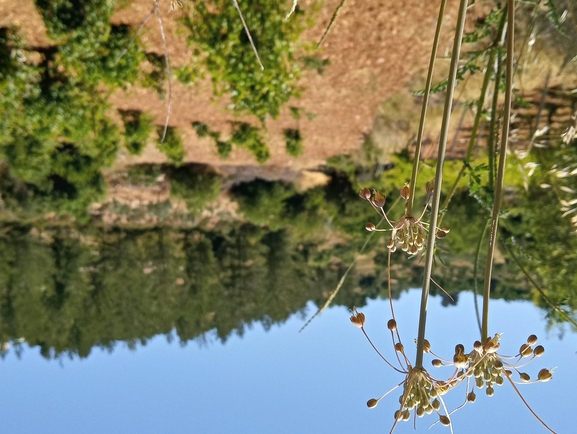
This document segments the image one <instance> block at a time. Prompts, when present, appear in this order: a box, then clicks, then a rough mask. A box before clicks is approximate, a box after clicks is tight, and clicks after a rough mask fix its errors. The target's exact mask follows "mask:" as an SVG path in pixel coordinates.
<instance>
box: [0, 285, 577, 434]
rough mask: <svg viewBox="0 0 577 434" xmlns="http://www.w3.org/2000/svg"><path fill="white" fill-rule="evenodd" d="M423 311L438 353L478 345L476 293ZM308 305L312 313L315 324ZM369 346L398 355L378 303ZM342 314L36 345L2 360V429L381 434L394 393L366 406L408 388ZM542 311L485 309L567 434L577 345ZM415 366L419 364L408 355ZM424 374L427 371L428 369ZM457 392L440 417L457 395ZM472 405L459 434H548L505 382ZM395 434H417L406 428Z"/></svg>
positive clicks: (543, 407)
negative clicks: (143, 341)
mask: <svg viewBox="0 0 577 434" xmlns="http://www.w3.org/2000/svg"><path fill="white" fill-rule="evenodd" d="M440 303H441V300H440V299H439V298H432V299H431V301H430V303H429V316H428V328H427V330H428V333H427V337H428V339H429V340H430V341H431V344H432V346H433V349H434V350H435V351H436V352H439V353H441V354H444V355H446V356H447V357H451V356H452V352H453V348H454V345H455V344H456V343H459V342H461V343H463V344H464V345H465V346H466V348H467V349H470V348H471V345H472V342H473V341H474V340H476V339H478V332H477V329H476V327H477V326H476V320H475V314H474V310H473V301H472V295H471V294H461V297H460V300H459V305H458V306H456V307H449V308H441V307H440ZM418 306H419V291H411V292H409V293H406V294H404V295H403V297H402V298H401V299H400V300H399V301H398V302H397V303H396V305H395V309H396V312H397V318H398V320H399V327H400V330H401V333H402V335H403V338H404V343H405V346H406V347H407V348H408V347H411V345H410V342H411V341H412V339H413V338H414V337H415V336H416V333H417V315H418V312H417V310H418ZM313 311H314V308H313V306H312V305H311V306H310V309H309V313H311V314H312V313H313ZM362 311H363V312H364V313H365V314H366V316H367V325H366V328H367V331H368V333H369V334H370V335H371V338H372V339H373V340H374V341H375V344H376V345H377V346H378V347H379V348H380V349H381V350H382V351H383V352H384V353H386V354H392V352H391V349H390V346H391V345H390V337H389V335H388V334H387V333H385V332H387V330H386V321H387V320H388V319H389V317H390V315H389V313H388V312H389V311H388V303H387V301H386V300H378V301H373V302H370V303H369V305H368V306H367V307H366V308H364V309H362ZM348 317H349V313H348V312H347V311H346V309H344V308H332V309H329V310H327V311H326V312H325V313H323V315H321V316H320V317H319V318H318V319H316V320H315V321H314V322H313V323H312V324H311V325H310V326H309V328H307V329H306V330H305V331H304V332H303V333H298V330H299V328H300V327H301V326H302V324H303V323H304V320H303V318H302V317H301V316H299V315H295V316H293V317H292V318H291V319H290V320H289V321H288V322H287V323H285V324H284V325H282V326H278V327H273V328H272V329H271V330H269V331H268V332H265V331H264V330H263V328H262V327H261V326H260V325H255V327H254V328H253V329H252V330H248V331H247V332H246V333H245V335H244V336H243V337H242V338H240V337H237V336H234V337H231V338H230V339H229V340H228V341H227V342H226V344H221V343H219V342H216V341H215V342H211V341H210V339H209V341H208V343H207V344H206V345H202V346H201V345H198V344H196V343H190V344H189V345H187V346H185V347H182V346H181V345H179V344H178V342H173V343H171V344H169V343H167V341H166V337H164V336H160V337H157V338H155V339H153V340H152V341H151V342H149V343H148V344H147V345H146V346H144V347H142V346H141V347H138V348H137V350H135V351H131V350H129V349H128V348H126V346H125V345H124V344H122V343H120V344H118V346H117V348H116V349H115V350H114V351H113V352H112V353H111V354H109V353H107V352H105V351H101V350H94V351H93V352H92V354H91V355H90V357H88V358H87V359H83V360H81V359H73V360H70V359H63V360H61V361H46V360H45V359H43V358H42V357H41V356H40V355H39V351H38V349H36V348H32V349H30V348H27V349H26V350H25V351H24V353H23V355H22V357H21V359H18V358H16V357H15V355H14V354H13V353H10V354H9V355H8V356H7V357H6V359H5V360H4V361H2V362H1V363H2V368H3V369H2V374H3V375H0V408H1V409H2V432H6V433H11V434H19V433H31V432H35V431H36V432H42V433H109V434H112V433H127V432H135V433H141V434H144V433H196V432H199V433H200V432H202V433H237V432H238V433H244V432H247V433H249V432H250V433H251V434H255V433H270V432H274V433H324V432H332V433H339V432H343V433H345V432H346V433H350V432H363V433H371V432H378V433H382V432H388V431H389V429H390V426H391V422H392V414H393V412H394V411H395V409H396V408H397V406H398V404H397V403H398V401H397V400H398V396H399V395H400V393H401V391H400V389H399V390H398V391H395V392H394V393H393V394H392V395H390V396H389V397H387V398H385V399H384V400H383V401H382V402H381V403H380V404H379V406H378V407H377V408H375V409H372V410H369V409H367V408H366V405H365V403H366V401H367V400H368V399H369V398H372V397H375V398H376V397H378V396H380V395H381V394H382V393H384V392H386V391H387V390H388V389H389V388H391V387H393V386H394V385H395V384H397V383H399V382H400V381H402V377H401V376H400V374H397V373H395V372H394V371H393V370H392V369H390V368H388V367H387V366H386V365H385V363H384V362H382V361H381V360H380V359H379V358H378V356H377V355H376V354H375V353H374V351H373V350H372V349H371V348H370V346H369V344H368V343H367V342H366V340H365V339H364V337H363V336H362V333H361V332H360V330H358V329H357V328H355V327H354V326H352V325H351V324H350V322H349V320H348ZM542 319H543V313H542V312H541V311H539V310H538V309H537V308H535V307H534V306H533V305H531V304H530V303H527V302H511V303H507V302H504V301H493V303H492V305H491V321H492V330H491V332H492V333H495V332H503V337H502V347H501V351H500V352H501V353H508V354H515V353H517V351H518V349H519V346H520V345H521V344H522V343H524V342H525V340H526V338H527V336H528V335H529V334H531V333H535V334H537V335H538V336H539V337H540V343H541V344H543V345H544V346H545V349H546V353H545V355H544V356H543V357H542V358H540V359H537V360H535V361H533V362H532V364H531V365H530V366H529V367H528V368H527V369H526V370H527V372H529V373H530V374H534V375H536V373H537V372H538V371H539V369H541V368H542V367H556V370H555V373H554V379H553V381H551V382H548V383H538V384H534V385H526V386H524V387H523V386H521V391H522V392H523V394H524V396H525V398H526V399H527V400H528V401H529V403H531V404H532V405H533V408H534V410H535V411H537V412H538V414H539V415H540V416H541V417H542V418H543V419H544V420H545V421H546V422H548V423H549V424H550V425H551V426H552V428H554V429H556V430H557V432H559V433H565V432H573V431H574V429H573V428H572V419H573V417H572V414H573V413H572V412H573V411H574V410H573V408H574V403H573V399H572V398H570V399H565V397H572V396H573V393H572V392H573V390H574V386H573V385H574V384H576V383H577V374H576V372H575V369H574V368H573V367H574V366H575V362H576V360H577V359H576V358H577V354H576V351H577V337H576V336H575V335H574V334H572V333H570V332H567V333H565V335H564V337H563V339H562V340H561V339H559V331H558V330H553V331H551V332H549V333H548V332H546V331H545V323H544V322H543V320H542ZM411 358H413V356H412V355H411ZM431 372H432V373H435V372H436V371H433V368H431ZM464 395H465V389H464V388H461V390H460V391H459V390H458V391H453V393H452V394H450V396H449V397H448V406H449V407H450V408H454V407H455V406H457V405H458V404H459V403H460V402H461V401H462V400H463V398H464ZM477 395H478V397H479V398H478V399H477V402H476V403H475V404H474V405H468V406H467V407H466V408H464V409H462V410H461V411H460V412H458V413H457V414H456V415H455V416H454V418H453V424H454V430H455V433H459V432H467V433H468V434H471V433H472V434H475V433H484V432H486V431H487V430H490V431H493V432H505V431H507V432H529V433H533V432H534V433H539V432H546V431H545V429H544V428H542V427H541V426H540V425H539V423H538V422H537V421H536V420H535V419H534V418H533V416H531V414H530V413H529V411H528V410H527V409H526V408H525V406H524V405H523V404H522V402H521V400H520V399H519V397H518V396H517V395H515V394H514V392H513V390H512V388H511V386H510V385H509V384H507V383H505V385H504V386H503V387H500V388H498V389H497V390H496V391H495V396H494V397H493V398H487V397H486V396H485V394H484V392H483V391H477ZM433 421H434V419H432V416H431V417H429V418H423V419H419V420H417V432H425V431H427V432H444V433H448V432H449V430H448V429H447V428H444V427H441V426H439V425H437V426H435V427H433V429H431V430H430V431H429V430H428V426H429V425H430V423H432V422H433ZM395 432H397V433H404V432H407V433H408V432H415V431H414V430H413V423H412V422H405V423H403V424H400V425H399V426H397V429H396V431H395Z"/></svg>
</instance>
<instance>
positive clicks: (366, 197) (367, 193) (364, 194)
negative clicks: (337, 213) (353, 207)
mask: <svg viewBox="0 0 577 434" xmlns="http://www.w3.org/2000/svg"><path fill="white" fill-rule="evenodd" d="M359 196H360V197H361V199H364V200H370V199H371V196H372V195H371V190H369V189H368V188H367V187H365V188H363V189H361V191H359Z"/></svg>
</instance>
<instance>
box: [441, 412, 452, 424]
mask: <svg viewBox="0 0 577 434" xmlns="http://www.w3.org/2000/svg"><path fill="white" fill-rule="evenodd" d="M439 422H441V423H442V424H443V425H445V426H449V425H451V419H449V417H448V416H445V415H444V414H443V415H441V416H440V417H439Z"/></svg>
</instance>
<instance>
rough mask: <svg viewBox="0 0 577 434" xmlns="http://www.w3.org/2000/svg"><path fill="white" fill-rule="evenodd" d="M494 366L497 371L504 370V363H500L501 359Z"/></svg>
mask: <svg viewBox="0 0 577 434" xmlns="http://www.w3.org/2000/svg"><path fill="white" fill-rule="evenodd" d="M493 366H494V367H495V369H497V370H499V371H500V370H501V369H503V362H502V361H500V360H499V359H497V360H495V362H494V363H493Z"/></svg>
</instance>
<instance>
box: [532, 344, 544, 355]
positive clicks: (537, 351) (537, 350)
mask: <svg viewBox="0 0 577 434" xmlns="http://www.w3.org/2000/svg"><path fill="white" fill-rule="evenodd" d="M544 353H545V348H544V347H543V345H537V346H536V347H535V349H534V350H533V354H534V355H535V357H541V356H542V355H543V354H544Z"/></svg>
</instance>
